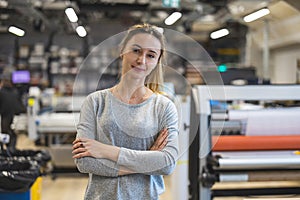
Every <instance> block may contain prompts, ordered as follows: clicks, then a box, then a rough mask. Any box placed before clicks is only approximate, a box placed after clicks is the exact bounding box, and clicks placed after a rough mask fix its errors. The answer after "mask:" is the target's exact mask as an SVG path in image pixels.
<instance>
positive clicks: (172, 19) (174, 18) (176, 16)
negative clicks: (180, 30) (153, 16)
mask: <svg viewBox="0 0 300 200" xmlns="http://www.w3.org/2000/svg"><path fill="white" fill-rule="evenodd" d="M181 16H182V14H181V13H180V12H173V13H172V14H171V15H170V16H169V17H167V18H166V19H165V24H166V25H172V24H174V23H175V22H176V21H177V20H179V19H180V17H181Z"/></svg>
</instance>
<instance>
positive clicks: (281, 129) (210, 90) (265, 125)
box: [189, 85, 300, 200]
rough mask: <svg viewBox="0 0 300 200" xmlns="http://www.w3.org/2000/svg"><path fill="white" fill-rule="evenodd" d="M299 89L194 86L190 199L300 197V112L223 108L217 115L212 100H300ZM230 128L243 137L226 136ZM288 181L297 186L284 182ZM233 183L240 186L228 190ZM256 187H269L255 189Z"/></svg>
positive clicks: (289, 109)
mask: <svg viewBox="0 0 300 200" xmlns="http://www.w3.org/2000/svg"><path fill="white" fill-rule="evenodd" d="M299 91H300V86H296V85H289V86H287V85H285V86H281V85H276V86H274V85H260V86H258V85H253V86H207V85H201V86H200V85H199V86H194V88H193V89H192V94H191V115H190V141H191V146H190V148H189V181H190V185H189V194H190V199H192V200H196V199H197V200H199V199H200V200H210V199H213V198H215V197H220V196H249V195H286V194H300V152H299V150H300V123H299V122H297V120H298V121H299V118H300V108H299V107H295V108H273V109H272V108H263V107H262V108H259V109H257V108H256V109H255V110H251V111H250V110H247V111H236V110H230V109H228V108H227V109H221V112H220V110H219V113H217V116H218V117H215V115H214V113H213V109H212V104H211V102H212V101H220V102H234V101H256V102H269V101H275V100H280V101H291V100H295V101H299V100H300V92H299ZM231 120H233V121H234V123H231V122H229V121H231ZM216 121H217V122H218V123H216ZM237 121H240V122H241V123H236V122H237ZM222 124H223V125H222ZM228 124H231V125H230V126H228ZM222 126H223V127H225V129H224V130H225V131H223V129H222ZM230 129H233V130H235V132H236V133H237V134H226V133H228V132H230ZM224 133H225V134H224ZM195 177H196V178H195ZM287 181H289V182H291V183H290V184H284V183H286V182H287ZM274 182H275V183H276V186H275V185H273V183H274ZM228 183H230V184H233V185H234V184H235V185H234V186H232V185H230V187H228V188H226V185H227V186H228ZM251 183H264V184H263V186H262V184H257V185H259V187H257V186H255V187H253V185H252V184H251Z"/></svg>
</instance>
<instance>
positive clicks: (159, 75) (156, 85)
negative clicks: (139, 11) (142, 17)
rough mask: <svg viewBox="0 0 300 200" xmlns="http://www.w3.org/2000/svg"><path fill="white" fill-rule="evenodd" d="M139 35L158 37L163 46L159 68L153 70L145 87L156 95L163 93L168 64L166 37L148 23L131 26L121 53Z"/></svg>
mask: <svg viewBox="0 0 300 200" xmlns="http://www.w3.org/2000/svg"><path fill="white" fill-rule="evenodd" d="M139 33H147V34H151V35H153V36H154V37H156V38H157V39H158V40H159V41H160V44H161V50H160V57H159V59H158V63H157V66H156V67H155V68H154V69H153V70H152V72H151V73H150V74H149V75H148V76H147V77H146V80H145V86H146V87H148V88H149V89H150V90H152V91H153V92H155V93H163V92H162V91H161V86H162V85H163V82H164V80H163V64H165V63H166V55H165V51H166V50H165V37H164V35H163V33H162V29H161V28H159V27H157V26H154V25H150V24H147V23H144V24H136V25H133V26H131V27H130V28H129V29H128V31H127V34H126V36H125V37H124V38H123V40H122V42H121V44H120V51H121V53H122V52H123V51H124V49H125V46H126V44H127V43H128V41H129V40H130V39H131V38H132V37H133V36H134V35H136V34H139Z"/></svg>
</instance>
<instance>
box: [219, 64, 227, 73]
mask: <svg viewBox="0 0 300 200" xmlns="http://www.w3.org/2000/svg"><path fill="white" fill-rule="evenodd" d="M218 71H219V72H226V71H227V66H226V65H224V64H222V65H219V66H218Z"/></svg>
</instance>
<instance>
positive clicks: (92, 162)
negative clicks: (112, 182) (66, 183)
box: [75, 96, 119, 177]
mask: <svg viewBox="0 0 300 200" xmlns="http://www.w3.org/2000/svg"><path fill="white" fill-rule="evenodd" d="M95 106H98V105H97V103H96V102H94V100H93V98H92V97H91V96H88V97H87V99H86V100H85V101H84V103H83V105H82V107H81V112H80V119H79V123H78V125H77V136H76V137H77V138H89V139H95V138H96V134H97V133H96V132H97V128H96V111H95V108H94V107H95ZM75 164H76V166H77V168H78V170H79V171H80V172H81V173H92V174H96V175H100V176H108V177H117V176H118V168H119V167H118V165H117V163H116V162H113V161H111V160H108V159H98V158H93V157H83V158H78V159H75Z"/></svg>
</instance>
